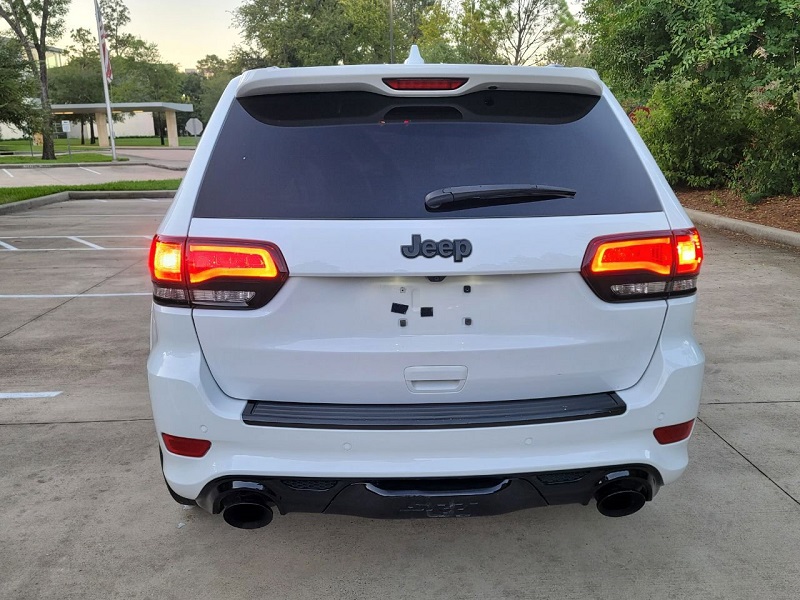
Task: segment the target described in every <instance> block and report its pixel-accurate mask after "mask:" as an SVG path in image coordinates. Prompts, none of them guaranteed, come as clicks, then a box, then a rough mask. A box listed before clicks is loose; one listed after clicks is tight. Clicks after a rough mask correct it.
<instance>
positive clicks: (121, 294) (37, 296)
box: [0, 292, 153, 300]
mask: <svg viewBox="0 0 800 600" xmlns="http://www.w3.org/2000/svg"><path fill="white" fill-rule="evenodd" d="M152 295H153V293H152V292H116V293H110V294H0V300H36V299H40V298H124V297H127V296H152Z"/></svg>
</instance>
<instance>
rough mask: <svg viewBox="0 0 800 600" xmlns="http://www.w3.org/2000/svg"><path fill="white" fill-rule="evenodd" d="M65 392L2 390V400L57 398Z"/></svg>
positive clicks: (0, 398)
mask: <svg viewBox="0 0 800 600" xmlns="http://www.w3.org/2000/svg"><path fill="white" fill-rule="evenodd" d="M63 393H64V392H10V393H9V392H0V400H11V399H13V398H55V397H56V396H60V395H61V394H63Z"/></svg>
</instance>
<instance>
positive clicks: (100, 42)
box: [94, 0, 117, 161]
mask: <svg viewBox="0 0 800 600" xmlns="http://www.w3.org/2000/svg"><path fill="white" fill-rule="evenodd" d="M94 10H95V22H96V25H97V44H98V49H99V53H100V71H101V77H102V79H103V93H104V94H105V97H106V119H107V120H108V126H107V129H108V138H109V140H110V141H111V160H113V161H116V160H117V143H116V141H115V140H114V119H113V118H112V116H111V99H110V97H109V92H108V77H107V76H106V72H107V69H108V65H107V64H106V59H104V56H103V44H104V40H103V35H102V33H101V31H100V7H99V6H98V5H97V0H94ZM106 52H108V50H106ZM107 60H109V61H110V60H111V59H110V58H108V59H107Z"/></svg>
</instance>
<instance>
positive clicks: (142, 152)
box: [0, 148, 194, 189]
mask: <svg viewBox="0 0 800 600" xmlns="http://www.w3.org/2000/svg"><path fill="white" fill-rule="evenodd" d="M118 154H119V156H121V157H126V158H129V159H130V160H131V162H130V163H121V164H119V165H110V164H108V163H90V164H85V165H81V166H79V167H78V166H75V167H67V166H63V165H58V167H57V168H52V167H50V166H47V165H39V164H37V165H36V166H35V167H31V166H26V168H20V165H6V166H5V167H4V166H3V165H0V189H2V188H4V187H25V186H35V185H85V184H92V183H108V182H111V181H136V180H148V179H180V178H182V177H183V175H184V174H185V172H186V168H187V167H188V166H189V163H190V162H191V160H192V157H193V156H194V149H193V148H169V149H160V148H120V149H118Z"/></svg>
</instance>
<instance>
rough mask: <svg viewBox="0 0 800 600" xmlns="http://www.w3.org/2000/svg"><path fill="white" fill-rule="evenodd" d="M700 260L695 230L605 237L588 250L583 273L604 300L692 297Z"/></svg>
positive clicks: (701, 252) (593, 242) (591, 244)
mask: <svg viewBox="0 0 800 600" xmlns="http://www.w3.org/2000/svg"><path fill="white" fill-rule="evenodd" d="M702 261H703V246H702V243H701V241H700V235H699V234H698V233H697V230H695V229H685V230H677V231H655V232H652V233H629V234H620V235H611V236H603V237H599V238H595V239H593V240H592V241H591V242H590V243H589V247H588V248H587V249H586V254H585V255H584V258H583V267H582V268H581V274H582V275H583V278H584V279H585V280H586V282H587V283H588V284H589V286H590V287H591V288H592V289H593V290H594V292H595V293H596V294H597V295H598V296H599V297H600V298H602V299H603V300H606V301H608V302H626V301H631V300H647V299H655V298H668V297H670V296H678V295H686V294H691V293H694V292H695V291H696V289H697V274H698V273H699V272H700V264H701V263H702Z"/></svg>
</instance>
